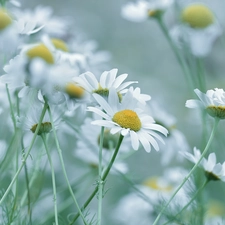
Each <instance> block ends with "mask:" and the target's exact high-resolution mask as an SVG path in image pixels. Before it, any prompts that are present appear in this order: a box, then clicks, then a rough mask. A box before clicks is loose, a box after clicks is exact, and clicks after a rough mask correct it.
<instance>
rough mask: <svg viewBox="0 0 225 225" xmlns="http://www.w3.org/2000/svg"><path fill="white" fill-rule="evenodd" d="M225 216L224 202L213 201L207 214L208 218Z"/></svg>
mask: <svg viewBox="0 0 225 225" xmlns="http://www.w3.org/2000/svg"><path fill="white" fill-rule="evenodd" d="M224 214H225V205H224V204H223V203H222V202H219V201H216V200H211V201H210V202H209V204H208V209H207V212H206V216H207V217H215V216H223V215H224Z"/></svg>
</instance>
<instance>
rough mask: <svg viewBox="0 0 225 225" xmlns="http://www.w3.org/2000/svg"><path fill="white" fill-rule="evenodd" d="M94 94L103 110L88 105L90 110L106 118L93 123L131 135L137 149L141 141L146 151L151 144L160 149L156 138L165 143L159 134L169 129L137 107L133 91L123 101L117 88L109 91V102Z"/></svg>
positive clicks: (149, 149)
mask: <svg viewBox="0 0 225 225" xmlns="http://www.w3.org/2000/svg"><path fill="white" fill-rule="evenodd" d="M93 96H94V98H95V99H96V101H97V102H98V103H99V105H100V107H101V109H102V110H101V109H99V108H97V107H96V108H95V107H88V110H89V111H92V112H94V113H96V114H98V115H99V116H101V117H102V118H104V120H95V121H93V122H92V124H95V125H98V126H104V127H107V128H109V129H110V132H111V134H116V133H120V134H121V135H123V136H126V135H129V136H130V139H131V144H132V147H133V149H135V150H137V149H138V148H139V142H141V144H142V146H143V147H144V149H145V150H146V152H150V151H151V145H152V146H153V147H154V149H155V150H157V151H158V150H159V146H158V143H157V142H156V140H155V139H158V140H159V141H161V142H162V143H164V141H163V140H162V138H161V136H160V135H159V134H160V133H162V134H163V135H165V136H166V135H167V133H168V131H167V129H165V128H164V127H163V126H161V125H158V124H155V121H154V119H153V118H152V117H151V116H148V115H146V114H143V113H142V110H141V109H140V108H137V100H136V99H135V98H133V96H132V93H130V92H129V91H128V92H127V93H126V94H125V96H123V98H122V101H121V103H120V100H119V97H118V95H117V92H116V90H115V89H111V90H110V91H109V97H108V102H107V101H106V100H105V99H104V98H103V97H101V96H100V95H97V94H93Z"/></svg>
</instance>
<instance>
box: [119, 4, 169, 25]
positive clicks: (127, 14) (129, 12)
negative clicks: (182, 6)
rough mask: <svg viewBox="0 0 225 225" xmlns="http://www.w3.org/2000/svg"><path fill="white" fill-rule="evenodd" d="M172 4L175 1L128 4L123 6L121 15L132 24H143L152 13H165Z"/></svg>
mask: <svg viewBox="0 0 225 225" xmlns="http://www.w3.org/2000/svg"><path fill="white" fill-rule="evenodd" d="M172 4H173V0H153V1H143V0H139V1H137V2H135V3H134V2H128V3H127V4H126V5H124V6H123V8H122V11H121V14H122V16H123V17H124V18H125V19H127V20H130V21H132V22H143V21H145V20H147V19H148V18H149V12H150V11H165V10H166V9H167V8H168V7H169V6H171V5H172Z"/></svg>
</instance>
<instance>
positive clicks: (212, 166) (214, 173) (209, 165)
mask: <svg viewBox="0 0 225 225" xmlns="http://www.w3.org/2000/svg"><path fill="white" fill-rule="evenodd" d="M193 152H194V154H191V153H188V152H181V154H182V155H183V156H184V157H185V158H187V159H188V160H189V161H191V162H193V163H197V162H198V160H199V159H200V157H201V152H200V150H198V149H197V148H196V147H195V148H194V150H193ZM199 166H200V167H202V168H203V169H204V170H205V175H206V177H207V179H208V180H222V181H224V182H225V162H224V163H223V164H220V163H216V154H215V153H214V152H213V153H210V154H209V156H208V159H206V158H203V159H202V161H201V162H200V165H199Z"/></svg>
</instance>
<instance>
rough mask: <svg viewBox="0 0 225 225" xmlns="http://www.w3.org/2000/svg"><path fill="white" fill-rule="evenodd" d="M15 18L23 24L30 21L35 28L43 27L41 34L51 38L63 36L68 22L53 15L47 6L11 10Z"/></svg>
mask: <svg viewBox="0 0 225 225" xmlns="http://www.w3.org/2000/svg"><path fill="white" fill-rule="evenodd" d="M13 14H14V16H15V18H18V19H21V20H23V21H24V23H25V24H26V23H30V21H32V22H33V23H34V24H36V26H37V27H43V29H42V30H41V31H42V32H41V33H44V34H49V35H52V36H57V37H59V36H63V35H65V33H66V31H67V29H68V25H69V23H68V21H67V20H66V19H62V18H59V17H56V16H54V15H53V9H52V8H51V7H49V6H40V5H39V6H37V7H36V8H35V9H34V10H30V9H26V10H24V9H23V10H20V9H15V10H13Z"/></svg>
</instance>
